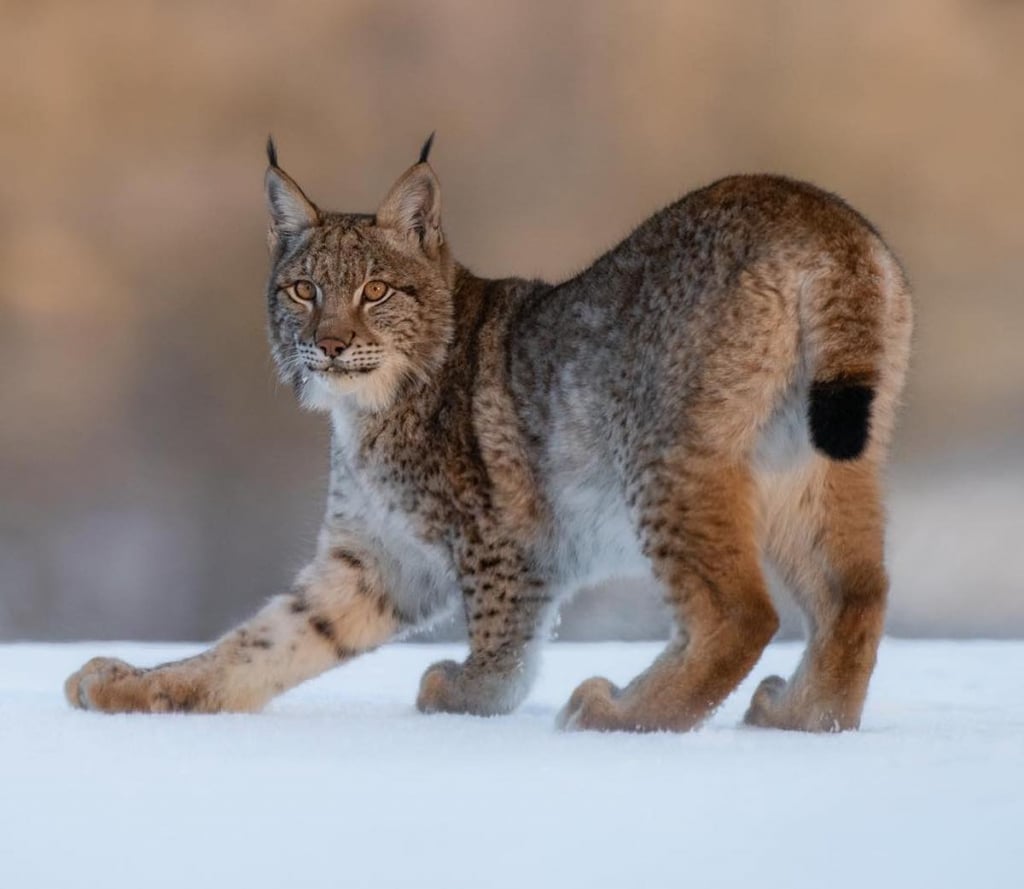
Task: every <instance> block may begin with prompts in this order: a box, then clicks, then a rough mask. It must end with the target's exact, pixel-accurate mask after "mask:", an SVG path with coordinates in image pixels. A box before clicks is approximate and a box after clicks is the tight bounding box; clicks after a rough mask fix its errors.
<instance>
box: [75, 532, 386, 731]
mask: <svg viewBox="0 0 1024 889" xmlns="http://www.w3.org/2000/svg"><path fill="white" fill-rule="evenodd" d="M401 625H402V620H401V618H400V615H399V614H398V613H397V611H396V609H395V608H394V606H393V605H392V603H391V600H390V599H389V597H388V596H387V594H386V593H385V591H384V589H383V588H382V586H381V585H380V583H379V581H378V578H377V577H376V573H375V572H374V571H373V570H372V568H371V567H370V566H369V564H368V563H367V562H366V561H365V560H364V559H363V558H361V557H359V556H356V555H354V554H352V553H350V552H348V551H347V550H341V549H335V550H333V551H331V552H329V553H326V554H324V555H322V556H320V557H318V559H317V560H316V561H315V562H314V563H313V564H311V565H310V566H309V567H308V568H306V569H305V570H304V571H303V572H302V573H301V574H300V575H299V577H298V579H297V581H296V584H295V587H294V589H293V591H292V592H290V593H287V594H285V595H281V596H277V597H275V598H274V599H272V600H271V601H270V602H269V603H268V604H267V605H266V607H264V608H263V609H262V610H261V611H260V612H258V613H257V614H256V615H255V616H254V617H253V618H251V619H250V620H249V621H247V622H246V623H244V624H242V626H240V627H237V628H236V629H234V630H232V631H231V632H230V633H228V634H227V635H226V636H224V637H223V638H222V639H221V640H220V641H218V642H217V643H216V644H215V645H214V646H213V647H212V648H210V649H209V650H208V651H205V652H203V653H202V654H199V655H196V656H195V657H191V658H187V659H185V660H182V661H176V662H173V663H168V664H161V665H160V666H158V667H153V668H151V669H142V668H138V667H133V666H131V665H129V664H126V663H125V662H124V661H119V660H115V659H113V658H93V659H92V660H91V661H89V662H88V663H87V664H86V665H85V666H84V667H82V668H81V669H80V670H79V671H78V672H77V673H75V674H73V675H72V676H71V677H69V678H68V680H67V682H66V683H65V686H64V690H65V694H66V695H67V698H68V701H69V702H70V703H71V704H72V706H75V707H80V708H82V709H85V710H102V711H105V712H107V713H151V712H152V713H156V712H168V711H171V712H197V713H216V712H219V711H250V712H251V711H256V710H259V709H260V708H261V707H263V705H264V704H266V703H267V701H269V700H270V699H271V698H272V697H274V696H275V695H278V694H280V693H281V692H283V691H286V690H287V689H289V688H292V687H293V686H295V685H298V684H299V683H300V682H302V681H304V680H306V679H310V678H312V677H313V676H316V675H318V674H319V673H322V672H324V671H325V670H327V669H330V668H331V667H334V666H336V665H338V664H340V663H343V662H345V661H347V660H349V659H350V658H352V657H354V656H355V655H357V654H359V653H361V652H363V651H367V650H368V649H371V648H374V647H376V646H378V645H380V644H381V643H382V642H384V641H386V640H387V639H388V638H390V637H391V636H392V635H394V633H395V632H396V631H397V630H398V629H399V628H400V626H401Z"/></svg>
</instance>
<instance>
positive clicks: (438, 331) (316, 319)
mask: <svg viewBox="0 0 1024 889" xmlns="http://www.w3.org/2000/svg"><path fill="white" fill-rule="evenodd" d="M268 150H269V154H270V168H269V170H268V171H267V179H266V191H267V204H268V207H269V209H270V235H269V237H270V248H271V256H272V267H271V273H270V278H269V281H268V286H267V299H268V308H269V315H270V340H271V348H272V352H273V355H274V360H275V362H276V364H277V368H278V372H279V374H280V376H281V378H282V380H284V381H285V382H287V383H290V384H291V385H292V386H294V388H295V390H296V392H297V393H298V395H299V398H300V400H301V401H302V403H303V404H304V405H305V406H306V407H309V408H311V409H314V410H316V409H319V410H330V409H331V408H333V407H335V406H337V405H338V404H339V401H340V400H342V399H346V398H348V397H349V396H353V397H354V398H355V399H356V401H357V402H358V404H359V405H360V406H362V407H366V408H370V409H374V410H377V409H381V408H384V407H386V406H387V405H388V404H389V403H391V402H392V400H393V399H394V397H395V395H396V394H397V392H398V391H399V389H400V388H401V386H402V384H403V382H404V381H406V380H408V379H409V378H411V377H420V378H424V377H427V376H429V375H430V374H431V372H432V371H433V370H434V369H435V368H436V367H438V366H439V365H440V364H441V362H442V361H443V360H444V355H445V352H446V350H447V347H448V343H449V341H450V340H451V335H452V291H451V274H452V263H451V259H450V257H449V255H448V252H447V249H446V247H445V245H444V238H443V235H442V234H441V230H440V188H439V186H438V183H437V179H436V177H435V176H434V173H433V171H432V170H431V169H430V167H429V166H428V165H427V163H426V160H425V157H424V158H423V159H422V160H421V162H420V163H417V164H415V165H414V166H413V167H411V168H410V169H409V170H408V171H407V172H406V173H405V175H403V176H402V177H401V178H400V179H399V180H398V182H397V183H396V184H395V186H394V187H393V188H392V190H391V192H390V193H389V194H388V196H387V197H386V198H385V199H384V202H383V203H382V204H381V207H380V209H379V210H378V212H377V214H376V215H374V216H371V215H366V214H341V213H324V212H322V211H320V210H319V209H318V208H317V207H316V206H315V205H314V204H313V203H312V202H311V201H310V200H309V199H308V198H307V197H306V196H305V195H304V194H303V193H302V191H301V189H299V187H298V185H297V184H296V183H295V181H294V180H292V179H291V177H289V176H288V175H287V174H286V173H285V172H284V171H283V170H281V169H280V168H279V167H278V166H277V157H276V152H274V151H273V148H272V146H270V148H269V149H268Z"/></svg>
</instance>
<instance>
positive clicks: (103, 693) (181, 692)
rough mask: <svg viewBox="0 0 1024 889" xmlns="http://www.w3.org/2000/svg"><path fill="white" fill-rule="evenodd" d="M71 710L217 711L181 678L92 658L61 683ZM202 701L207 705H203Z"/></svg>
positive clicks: (204, 697) (118, 662)
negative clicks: (74, 708) (72, 708)
mask: <svg viewBox="0 0 1024 889" xmlns="http://www.w3.org/2000/svg"><path fill="white" fill-rule="evenodd" d="M64 695H65V696H66V697H67V699H68V702H69V703H70V704H71V706H72V707H77V708H79V709H81V710H99V711H102V712H104V713H167V712H170V711H179V712H187V711H190V710H198V709H202V710H207V711H209V710H210V709H216V708H211V707H209V706H208V704H209V701H208V696H203V695H202V694H200V689H199V688H198V687H197V686H196V684H195V683H194V682H192V681H189V680H188V679H187V678H186V677H184V676H175V675H174V674H172V673H170V672H167V671H161V670H143V669H140V668H139V667H133V666H132V665H131V664H126V663H125V662H124V661H121V660H118V659H117V658H107V657H95V658H93V659H92V660H91V661H89V662H88V663H87V664H86V665H85V666H83V667H82V668H81V669H80V670H79V671H78V672H77V673H73V674H72V675H71V676H69V677H68V679H67V681H66V682H65V683H64ZM204 701H205V702H206V703H205V704H204Z"/></svg>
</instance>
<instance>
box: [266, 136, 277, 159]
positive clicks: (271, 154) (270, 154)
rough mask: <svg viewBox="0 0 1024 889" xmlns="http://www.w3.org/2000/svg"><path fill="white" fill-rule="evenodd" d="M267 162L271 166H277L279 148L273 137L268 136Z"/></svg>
mask: <svg viewBox="0 0 1024 889" xmlns="http://www.w3.org/2000/svg"><path fill="white" fill-rule="evenodd" d="M267 161H268V162H269V163H270V166H272V167H276V166H277V146H276V145H275V144H274V137H273V136H267Z"/></svg>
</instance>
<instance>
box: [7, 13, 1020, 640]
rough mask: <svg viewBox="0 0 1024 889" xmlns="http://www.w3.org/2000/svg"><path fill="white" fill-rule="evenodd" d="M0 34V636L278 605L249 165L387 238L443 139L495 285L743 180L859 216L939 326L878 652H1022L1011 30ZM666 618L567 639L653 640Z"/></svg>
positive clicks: (206, 620)
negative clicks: (828, 202)
mask: <svg viewBox="0 0 1024 889" xmlns="http://www.w3.org/2000/svg"><path fill="white" fill-rule="evenodd" d="M0 11H2V12H0V15H2V18H0V160H2V162H3V163H2V175H0V271H2V275H0V311H2V315H0V638H5V639H17V638H36V639H64V638H84V637H106V638H111V637H134V638H153V639H197V638H209V637H211V636H213V635H215V634H217V633H219V632H220V631H221V630H223V629H225V628H226V627H227V626H228V624H229V623H230V622H232V621H233V620H236V619H238V618H240V617H241V616H243V615H244V614H245V613H246V612H248V611H249V610H251V609H252V608H253V607H255V605H256V604H257V603H258V602H259V601H260V600H261V599H263V598H265V597H266V596H269V595H271V594H272V593H274V592H276V591H278V590H279V589H281V587H282V585H283V584H285V583H286V582H287V581H288V579H289V578H290V576H291V574H292V573H293V571H294V570H295V569H296V568H297V567H299V566H300V565H301V564H302V561H303V559H304V558H305V557H306V556H307V555H308V554H309V553H310V552H311V548H312V541H313V538H314V534H315V531H316V526H317V520H318V518H319V514H320V510H321V504H322V496H323V485H324V477H325V468H326V458H325V445H326V430H325V425H324V423H323V422H322V420H321V419H319V418H317V417H312V416H308V415H303V414H301V413H300V412H299V411H298V409H297V408H296V406H295V405H294V404H293V401H292V397H291V394H290V393H289V392H287V391H284V390H282V389H279V388H278V386H277V384H276V383H275V382H274V381H273V375H272V372H271V366H270V360H269V357H268V353H267V349H266V344H265V336H264V316H263V312H264V307H263V295H262V289H263V276H264V273H265V269H266V256H265V248H264V225H265V223H264V215H263V204H262V193H261V180H262V176H263V170H264V156H263V142H264V139H265V137H266V134H267V132H268V131H273V132H274V134H275V135H276V137H277V139H278V143H279V147H280V151H281V158H282V163H283V165H284V166H285V168H286V169H287V170H289V171H290V172H292V173H293V174H294V175H295V176H296V177H297V178H298V179H299V181H300V182H301V183H302V184H303V186H304V187H305V188H306V189H307V191H308V192H309V193H310V194H311V195H312V196H313V197H314V199H316V200H318V201H320V202H321V203H322V204H324V205H326V206H329V207H332V208H337V209H345V210H360V211H370V210H372V209H374V207H375V206H376V203H377V201H378V200H379V198H380V197H381V196H382V195H383V193H384V191H385V189H386V188H387V186H388V185H389V184H390V182H391V180H392V178H393V177H395V176H396V175H397V174H398V173H399V172H400V171H401V170H402V169H403V168H404V167H405V166H407V165H408V164H409V163H411V162H412V161H413V160H414V159H415V154H416V152H417V150H418V148H419V145H420V143H421V141H422V139H423V138H424V137H425V136H426V134H427V133H429V132H430V131H431V130H432V129H435V128H436V129H437V131H438V137H437V142H436V145H435V151H434V155H433V158H432V160H433V163H434V165H435V168H436V169H437V171H438V173H439V175H440V177H441V180H442V183H443V185H444V205H445V221H446V229H447V232H448V236H449V239H450V241H451V243H452V244H453V245H454V247H455V250H456V253H457V255H458V256H459V257H460V259H461V260H462V261H463V262H465V263H466V264H468V265H470V266H471V267H472V268H473V269H475V270H476V271H477V272H479V273H482V274H487V275H494V276H497V275H506V274H512V273H519V274H525V275H542V276H547V277H550V278H555V279H557V278H560V277H563V276H566V275H568V274H571V273H572V272H573V271H574V270H576V269H578V268H580V267H581V266H583V265H584V264H586V263H587V262H588V260H589V259H590V258H592V257H594V256H595V255H596V254H597V253H599V252H600V251H602V250H603V249H605V248H606V247H608V246H610V245H612V244H613V243H614V242H615V241H616V240H618V239H619V238H620V237H621V236H623V235H624V234H625V233H626V232H627V231H628V230H629V229H630V228H631V226H633V225H634V224H636V223H637V222H639V221H640V220H642V219H643V218H644V217H645V216H647V215H648V214H650V213H651V212H653V211H654V210H656V209H658V208H659V207H660V206H661V205H663V204H665V203H667V202H668V201H670V200H672V199H673V198H674V197H676V196H678V195H680V194H682V193H683V192H684V191H686V190H689V189H690V188H693V187H696V186H698V185H700V184H702V183H705V182H707V181H709V180H711V179H713V178H716V177H719V176H722V175H725V174H728V173H731V172H736V171H756V170H766V171H776V172H782V173H787V174H791V175H794V176H798V177H801V178H806V179H810V180H812V181H814V182H816V183H819V184H821V185H823V186H825V187H827V188H829V189H831V190H835V191H838V192H839V193H841V194H843V195H844V196H845V197H846V198H847V199H848V200H850V201H851V202H852V203H853V204H854V205H855V206H856V207H858V208H859V209H860V210H862V211H863V212H864V213H865V214H866V215H868V216H869V217H870V218H871V219H872V220H873V221H874V222H875V223H876V224H877V225H878V226H879V227H880V228H881V230H882V231H883V233H884V234H885V235H886V236H887V237H888V239H889V240H890V242H891V243H892V245H893V246H894V247H895V249H896V250H897V252H898V253H899V254H900V255H901V256H902V258H903V259H904V261H905V264H906V266H907V268H908V270H909V272H910V275H911V277H912V279H913V281H914V284H915V288H916V292H917V306H918V332H917V341H916V352H915V360H914V368H913V377H912V382H911V386H910V390H909V393H908V399H907V411H906V414H905V417H904V422H903V424H902V427H901V429H900V433H899V441H898V447H897V453H896V460H895V464H894V471H893V482H894V497H893V501H892V513H893V531H892V540H891V554H892V556H891V565H892V573H893V580H894V587H893V606H892V612H891V618H890V631H891V632H894V633H898V634H924V635H1024V555H1022V552H1024V541H1022V540H1021V537H1022V534H1021V532H1022V531H1024V444H1022V443H1024V348H1022V346H1021V340H1022V334H1024V298H1022V297H1024V284H1022V281H1024V216H1022V213H1024V210H1022V208H1024V175H1022V172H1021V159H1022V157H1024V4H1022V3H1017V2H1009V0H1004V2H995V0H988V2H981V0H976V2H952V0H915V2H890V3H858V4H840V3H830V2H807V3H797V2H765V3H722V2H706V3H697V2H674V3H669V2H664V3H653V2H648V3H644V2H639V3H628V4H627V3H613V2H596V0H594V2H564V3H561V2H553V0H548V2H515V3H485V2H480V3H477V2H468V0H465V2H444V3H431V2H419V3H413V2H410V3H370V2H312V3H301V4H300V3H280V2H279V3H267V2H248V3H243V2H230V3H229V2H224V3H193V2H181V3H146V2H139V0H125V2H111V3H105V2H90V3H79V2H67V3H46V2H10V0H8V2H4V3H2V4H0ZM637 601H642V602H643V603H644V604H643V605H642V606H640V605H637V604H636V602H637ZM651 602H653V597H649V598H641V599H640V600H635V599H624V598H623V596H622V595H621V588H619V587H615V588H612V589H610V590H607V591H605V592H604V594H602V595H600V596H596V597H595V596H592V597H589V598H583V599H580V600H578V601H577V602H576V604H575V605H574V606H572V607H571V608H569V609H568V612H567V614H566V618H565V620H564V621H563V625H562V627H563V635H566V636H573V637H579V636H593V635H610V636H636V635H647V634H650V633H655V634H656V633H658V632H660V631H661V629H662V627H663V625H662V624H661V623H660V620H661V618H660V615H659V614H658V612H657V610H656V608H655V607H654V606H653V605H651V604H650V603H651ZM791 618H792V616H791V615H790V616H789V619H788V622H787V627H789V628H792V626H793V622H792V619H791Z"/></svg>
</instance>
